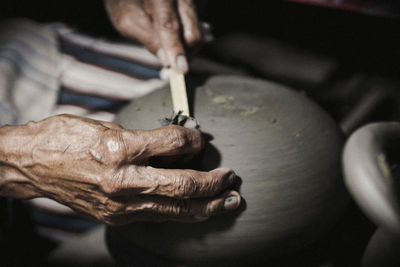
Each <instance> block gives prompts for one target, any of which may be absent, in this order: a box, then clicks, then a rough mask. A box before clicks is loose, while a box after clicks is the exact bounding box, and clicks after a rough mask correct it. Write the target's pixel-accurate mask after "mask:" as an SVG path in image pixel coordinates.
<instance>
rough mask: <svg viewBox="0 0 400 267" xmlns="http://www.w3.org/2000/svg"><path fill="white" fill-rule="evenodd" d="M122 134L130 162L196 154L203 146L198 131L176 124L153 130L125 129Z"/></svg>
mask: <svg viewBox="0 0 400 267" xmlns="http://www.w3.org/2000/svg"><path fill="white" fill-rule="evenodd" d="M122 136H123V139H124V144H125V146H126V149H127V154H128V157H129V159H130V162H135V160H138V161H141V162H142V161H143V160H144V159H148V158H150V157H153V156H174V155H185V154H196V153H199V152H200V151H201V149H202V147H203V140H202V136H201V133H200V132H199V131H197V130H193V129H187V128H184V127H182V126H177V125H169V126H165V127H161V128H158V129H154V130H125V131H123V132H122Z"/></svg>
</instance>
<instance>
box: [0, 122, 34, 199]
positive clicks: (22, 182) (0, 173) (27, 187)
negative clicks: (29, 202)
mask: <svg viewBox="0 0 400 267" xmlns="http://www.w3.org/2000/svg"><path fill="white" fill-rule="evenodd" d="M17 127H21V126H8V125H7V126H2V127H0V196H3V197H13V198H22V199H26V198H32V197H37V196H39V194H37V193H35V192H34V187H33V185H32V183H31V180H30V179H29V177H28V176H26V175H24V172H23V171H22V166H20V165H21V162H22V159H23V154H24V153H22V146H21V142H18V139H19V137H20V136H19V135H18V134H17V132H16V130H17ZM22 139H23V137H22Z"/></svg>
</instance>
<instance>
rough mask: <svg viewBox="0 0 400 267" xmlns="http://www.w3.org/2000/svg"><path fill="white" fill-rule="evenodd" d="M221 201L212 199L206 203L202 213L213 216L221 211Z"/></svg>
mask: <svg viewBox="0 0 400 267" xmlns="http://www.w3.org/2000/svg"><path fill="white" fill-rule="evenodd" d="M223 209H224V208H223V201H218V202H217V201H212V202H209V203H207V205H206V206H205V208H204V210H203V214H204V215H206V216H214V215H217V214H219V213H221V212H222V211H223Z"/></svg>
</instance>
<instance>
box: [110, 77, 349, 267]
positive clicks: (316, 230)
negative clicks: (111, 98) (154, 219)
mask: <svg viewBox="0 0 400 267" xmlns="http://www.w3.org/2000/svg"><path fill="white" fill-rule="evenodd" d="M190 88H192V91H189V95H191V97H190V100H189V101H190V102H191V106H192V107H193V115H194V116H195V118H196V119H197V120H198V122H199V124H200V127H201V130H202V131H203V132H204V133H206V134H207V136H208V139H209V140H210V142H209V144H208V145H206V148H205V153H204V154H205V156H204V157H203V158H202V159H200V160H199V161H200V162H198V163H199V164H200V166H201V167H200V169H203V170H211V169H214V168H217V167H219V166H222V167H230V168H232V169H234V170H235V171H236V173H237V174H238V175H239V176H240V177H241V179H242V185H241V186H240V193H241V195H242V197H243V199H244V201H243V205H242V206H241V207H240V208H239V210H238V211H237V212H234V213H232V214H227V215H225V216H218V217H214V218H211V219H210V220H208V221H205V222H202V223H198V224H182V223H174V222H169V223H135V224H132V225H129V226H123V227H115V228H110V229H109V230H108V240H109V247H110V250H111V252H112V253H113V254H114V256H116V258H117V259H119V260H121V261H134V260H138V258H140V257H139V256H140V255H142V256H143V255H144V256H143V258H144V261H145V262H146V261H147V263H149V262H152V261H154V262H157V261H158V260H159V259H161V260H160V261H158V263H160V262H161V263H162V262H164V261H165V260H167V259H168V260H171V261H173V262H177V263H179V264H188V265H208V266H210V265H211V266H214V265H216V266H220V265H226V266H232V265H243V264H245V263H253V264H254V263H261V262H263V261H265V260H267V259H269V258H271V257H276V256H278V255H282V254H287V253H289V252H291V251H293V250H295V249H298V248H301V247H304V246H305V245H307V244H309V243H311V242H313V241H316V240H318V238H320V237H321V236H322V235H324V234H326V233H327V232H328V231H329V230H330V229H331V228H332V226H333V225H334V224H335V223H336V222H337V220H338V218H339V217H340V214H341V212H342V210H343V209H344V206H345V203H346V200H347V197H346V194H345V192H344V186H343V184H342V180H341V174H340V153H341V148H342V141H343V140H342V134H341V132H340V131H339V129H338V127H337V126H336V125H335V123H334V121H333V120H332V119H331V118H330V117H329V116H328V115H327V114H326V113H325V112H324V111H323V110H322V109H321V108H320V107H319V106H317V105H316V104H314V103H313V102H312V101H311V100H310V99H308V98H307V97H306V96H305V95H304V94H302V93H298V92H296V91H293V90H289V89H287V88H285V87H282V86H280V85H277V84H274V83H270V82H266V81H261V80H255V79H250V78H244V77H234V76H216V77H212V78H210V79H208V80H207V81H206V82H205V83H204V84H203V85H202V86H199V87H190ZM171 110H172V106H171V99H170V92H169V88H164V89H161V90H159V91H156V92H153V93H151V94H150V95H147V96H145V97H143V98H141V99H139V100H137V101H136V100H135V101H134V102H133V104H131V105H130V106H128V107H127V108H125V109H124V110H123V111H122V112H121V113H120V114H119V115H118V117H117V120H116V121H117V122H118V123H120V124H121V125H122V126H124V127H127V128H131V129H152V128H158V127H159V126H160V123H159V119H162V118H163V117H165V116H169V114H171ZM138 255H139V256H138Z"/></svg>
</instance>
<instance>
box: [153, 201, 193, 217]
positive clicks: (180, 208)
mask: <svg viewBox="0 0 400 267" xmlns="http://www.w3.org/2000/svg"><path fill="white" fill-rule="evenodd" d="M156 211H157V212H158V213H160V214H167V215H171V216H174V217H179V216H181V215H183V214H187V213H189V212H190V205H189V204H188V202H187V201H185V200H178V199H173V200H171V201H169V202H167V203H166V204H163V205H158V206H157V207H156Z"/></svg>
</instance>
